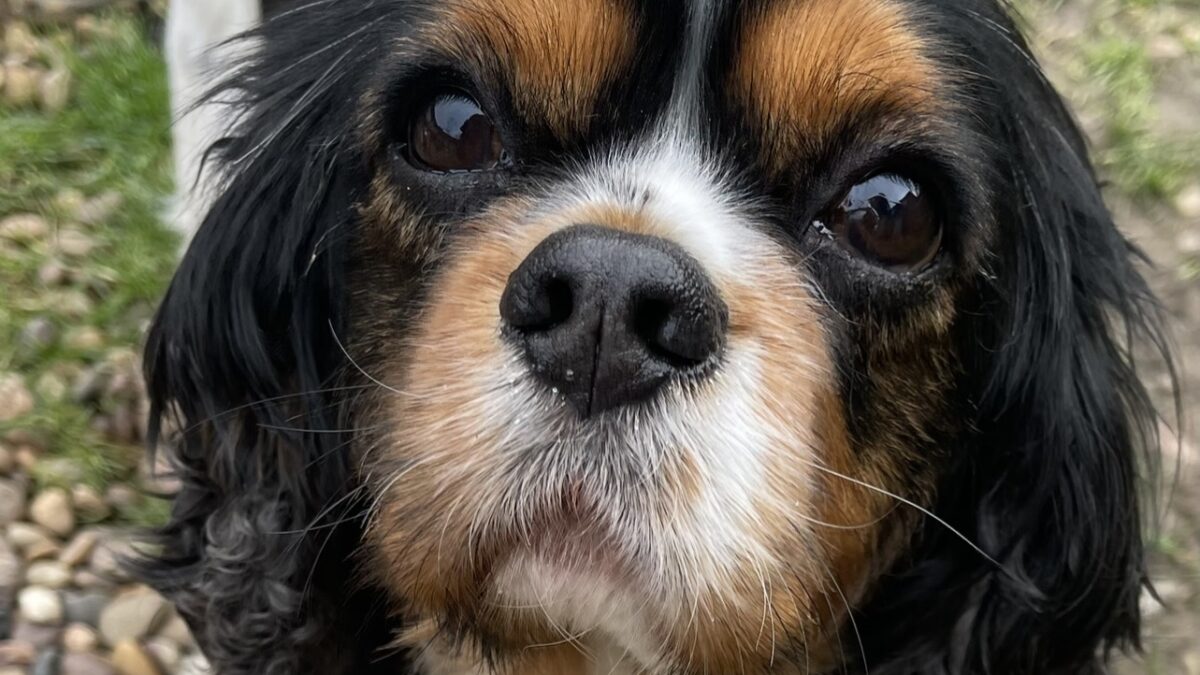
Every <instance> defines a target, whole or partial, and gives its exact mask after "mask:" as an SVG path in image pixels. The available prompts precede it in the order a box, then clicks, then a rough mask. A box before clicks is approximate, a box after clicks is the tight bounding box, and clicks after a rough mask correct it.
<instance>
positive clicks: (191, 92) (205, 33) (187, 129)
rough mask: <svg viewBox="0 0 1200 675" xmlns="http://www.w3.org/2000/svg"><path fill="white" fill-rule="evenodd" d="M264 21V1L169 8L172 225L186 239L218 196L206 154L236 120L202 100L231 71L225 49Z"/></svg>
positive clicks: (212, 1) (184, 3)
mask: <svg viewBox="0 0 1200 675" xmlns="http://www.w3.org/2000/svg"><path fill="white" fill-rule="evenodd" d="M260 18H261V9H260V7H259V0H171V4H170V6H169V8H168V10H167V26H166V57H167V76H168V78H169V83H170V87H171V109H172V111H173V114H174V116H175V123H174V126H173V127H172V133H171V135H172V141H173V143H174V164H175V185H176V187H175V205H174V209H173V212H172V213H171V214H170V215H169V217H168V218H169V222H170V224H171V226H172V227H173V228H175V229H176V230H177V231H178V232H179V233H180V234H181V235H182V236H183V238H184V244H185V245H186V243H187V241H188V240H190V239H191V237H192V236H193V235H194V234H195V233H196V229H197V228H198V227H199V226H200V223H201V221H203V219H204V216H205V214H206V213H207V212H208V209H209V207H210V206H211V205H212V200H213V199H214V197H215V193H216V185H215V181H216V179H217V176H215V175H214V174H213V172H212V171H211V170H209V169H207V167H205V171H204V173H203V175H202V174H201V165H202V162H203V157H204V152H205V151H206V150H207V149H208V147H209V146H210V145H211V144H212V143H213V142H214V141H216V140H217V139H219V138H220V137H221V135H222V134H224V133H225V132H227V131H228V130H229V129H230V128H231V126H232V125H233V122H234V120H235V118H236V110H234V109H232V107H231V106H230V105H227V104H218V103H207V104H204V105H201V106H199V107H198V108H194V109H193V108H192V106H193V105H194V104H195V103H196V101H197V99H198V97H200V96H201V95H202V94H204V93H205V92H206V91H207V90H208V89H209V88H211V87H212V86H213V85H214V84H215V83H216V82H218V81H219V80H220V78H221V77H222V76H223V75H224V74H225V73H226V67H225V64H226V63H227V62H228V59H229V57H230V56H231V54H230V53H229V50H226V49H221V48H219V45H220V44H221V43H222V42H224V41H225V40H228V39H229V38H232V37H234V36H235V35H238V34H239V33H241V32H243V31H245V30H247V29H249V28H252V27H253V26H254V25H255V24H256V23H258V21H259V20H260Z"/></svg>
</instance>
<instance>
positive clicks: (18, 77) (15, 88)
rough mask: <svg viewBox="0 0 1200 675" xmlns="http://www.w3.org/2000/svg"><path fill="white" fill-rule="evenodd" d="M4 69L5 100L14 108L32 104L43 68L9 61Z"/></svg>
mask: <svg viewBox="0 0 1200 675" xmlns="http://www.w3.org/2000/svg"><path fill="white" fill-rule="evenodd" d="M4 70H5V73H4V75H5V77H4V102H5V103H7V104H8V105H10V106H12V107H14V108H25V107H28V106H30V105H32V104H33V102H34V100H35V99H36V97H37V87H38V80H39V79H40V78H41V73H42V70H41V69H40V68H34V67H32V66H27V65H25V64H23V63H9V64H7V66H6V67H5V69H4Z"/></svg>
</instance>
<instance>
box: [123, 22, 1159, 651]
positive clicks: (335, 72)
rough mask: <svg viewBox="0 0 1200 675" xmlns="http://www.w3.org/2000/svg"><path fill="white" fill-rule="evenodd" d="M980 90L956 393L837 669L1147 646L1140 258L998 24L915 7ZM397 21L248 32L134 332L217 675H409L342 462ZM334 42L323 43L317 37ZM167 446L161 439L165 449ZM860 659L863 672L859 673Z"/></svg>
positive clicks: (173, 585)
mask: <svg viewBox="0 0 1200 675" xmlns="http://www.w3.org/2000/svg"><path fill="white" fill-rule="evenodd" d="M914 4H920V5H921V6H922V11H923V12H924V15H925V16H926V17H927V20H928V21H930V22H932V23H933V26H934V27H933V28H930V32H931V34H938V33H939V32H941V33H943V34H951V35H967V36H970V37H971V39H970V40H969V41H966V42H964V43H963V44H962V45H960V48H961V49H962V50H963V51H961V53H955V54H951V55H949V56H948V57H947V58H948V59H951V60H952V61H953V62H954V63H955V65H956V66H957V67H958V68H960V69H961V70H962V71H964V72H969V73H974V74H975V77H974V78H973V79H972V81H971V84H970V86H969V93H970V103H969V104H970V106H971V107H972V110H973V111H974V112H975V114H976V115H977V117H978V119H979V124H980V125H981V127H982V128H983V129H984V130H986V131H987V132H988V135H989V137H990V138H993V139H995V147H994V148H992V149H991V151H992V156H993V157H994V159H995V161H994V163H993V165H992V166H991V169H990V170H991V171H992V175H990V176H987V177H986V180H988V181H989V182H990V183H991V184H992V185H993V186H994V192H995V194H998V195H1002V198H1001V199H1000V200H999V202H998V207H997V209H998V212H997V213H996V214H995V220H996V222H998V223H999V224H1000V229H999V234H998V237H997V241H995V242H994V244H993V246H992V250H991V256H990V258H989V263H988V266H987V269H986V271H984V272H981V273H980V274H979V275H978V276H977V278H976V279H975V284H974V287H973V289H972V291H971V292H970V293H969V294H968V299H967V301H966V303H965V306H963V307H962V308H961V311H960V312H959V316H961V317H962V318H961V319H960V320H959V321H958V323H957V325H956V326H955V334H956V339H957V341H958V343H959V347H960V353H961V354H964V355H967V358H968V361H967V362H966V363H964V364H963V366H964V367H963V368H962V372H963V373H965V374H964V375H963V376H962V377H961V378H960V380H959V381H958V382H957V384H956V392H957V394H958V395H957V396H955V397H952V399H951V400H956V401H959V402H960V403H961V410H959V411H958V414H959V415H960V416H961V417H962V418H963V419H966V420H969V422H970V424H969V427H970V430H969V431H968V432H966V433H964V434H961V435H960V436H959V437H956V438H954V439H951V440H950V441H948V442H949V443H951V445H952V447H953V450H952V452H951V453H950V456H951V457H953V458H954V459H953V462H952V463H951V465H949V466H946V467H944V469H942V474H941V478H940V480H939V490H938V497H937V501H936V504H935V506H934V508H933V511H934V513H935V514H937V515H938V516H939V517H940V518H943V519H945V521H947V522H948V523H950V524H951V525H953V526H954V527H955V528H957V529H958V530H960V531H961V532H962V533H963V534H965V535H966V537H967V538H969V539H971V540H972V541H974V542H976V543H977V544H978V545H979V546H980V547H981V548H982V549H983V550H985V551H986V552H987V553H988V554H989V555H990V556H991V557H992V558H994V559H995V560H996V561H998V562H999V563H1000V566H999V567H996V566H993V565H992V564H991V563H989V562H988V561H987V560H985V559H983V558H981V557H980V556H979V555H978V554H976V553H975V552H974V551H972V550H971V549H970V548H968V547H967V546H966V545H965V544H963V542H962V541H961V540H960V539H958V538H956V537H955V536H953V535H952V534H950V533H949V532H948V531H947V530H946V529H944V528H941V527H935V526H926V527H924V528H923V529H922V530H921V532H920V533H919V535H918V537H917V538H916V540H915V541H914V542H913V544H912V546H911V549H910V550H909V552H908V554H907V555H906V556H905V557H904V558H903V560H902V561H901V563H900V564H899V565H897V566H896V568H895V569H893V570H892V572H891V573H890V574H889V575H888V576H887V577H886V578H885V579H884V580H883V582H882V583H881V586H880V588H879V590H878V592H877V593H876V594H875V595H874V596H873V597H872V599H871V600H870V601H869V602H868V603H867V604H866V605H865V606H863V607H861V608H859V609H858V610H857V611H856V620H857V626H858V629H859V632H860V633H861V637H862V642H863V644H862V649H861V650H860V649H859V646H858V645H857V644H855V643H851V644H848V645H847V649H846V653H847V654H848V655H849V657H848V658H852V659H856V662H854V663H850V664H847V668H848V670H849V671H850V672H863V673H865V672H867V671H868V670H869V672H871V673H875V674H876V675H880V674H882V675H887V674H922V675H951V674H967V673H1013V674H1016V673H1046V674H1063V675H1067V674H1086V673H1093V672H1102V670H1103V662H1104V660H1105V658H1106V655H1107V654H1108V653H1109V652H1110V651H1111V650H1113V649H1123V648H1136V647H1137V645H1138V635H1139V611H1138V596H1139V593H1140V589H1141V587H1142V586H1143V585H1144V583H1145V582H1146V570H1145V560H1144V555H1143V539H1142V527H1143V518H1142V515H1141V509H1140V507H1139V504H1140V498H1139V490H1140V489H1141V488H1142V487H1143V486H1144V485H1145V484H1146V481H1145V479H1144V478H1143V477H1142V476H1141V475H1140V473H1139V466H1144V465H1146V463H1144V462H1140V461H1139V456H1140V455H1139V453H1141V452H1143V451H1145V452H1148V453H1149V452H1153V451H1154V449H1155V448H1156V445H1157V438H1156V435H1155V428H1156V425H1155V421H1156V419H1155V413H1154V411H1153V409H1152V407H1151V405H1150V402H1149V401H1148V399H1147V395H1146V393H1145V391H1144V389H1143V388H1142V386H1141V385H1140V384H1139V382H1138V379H1137V373H1136V371H1135V366H1134V363H1133V360H1132V357H1131V355H1130V346H1129V345H1130V342H1131V340H1133V339H1136V338H1146V337H1148V338H1149V340H1150V341H1151V343H1152V344H1154V345H1156V346H1158V347H1159V349H1160V351H1161V352H1162V353H1163V355H1164V357H1165V356H1166V349H1165V347H1164V340H1163V333H1162V329H1161V327H1160V325H1159V323H1158V320H1157V308H1156V306H1155V304H1154V302H1153V299H1152V297H1151V294H1150V292H1149V290H1148V288H1147V286H1146V284H1145V282H1144V281H1143V279H1142V277H1141V276H1140V275H1139V273H1138V271H1137V270H1136V264H1137V262H1138V260H1139V258H1140V254H1139V253H1138V252H1137V251H1136V249H1134V248H1133V247H1132V246H1131V245H1130V244H1129V243H1128V242H1127V241H1126V240H1125V239H1124V238H1123V237H1122V236H1121V235H1120V233H1119V232H1118V231H1117V229H1116V228H1115V227H1114V225H1113V223H1112V220H1111V217H1110V215H1109V213H1108V212H1107V210H1106V209H1105V207H1104V203H1103V199H1102V197H1101V194H1100V189H1099V187H1098V184H1097V181H1096V179H1095V177H1094V175H1093V173H1092V170H1091V168H1090V164H1089V160H1088V154H1087V150H1086V146H1085V142H1084V140H1083V139H1082V137H1081V135H1080V133H1079V132H1078V130H1077V129H1076V127H1075V125H1074V123H1073V121H1072V119H1071V117H1070V115H1069V113H1068V112H1067V111H1066V109H1065V108H1064V106H1063V104H1062V102H1061V100H1060V99H1059V97H1058V96H1057V94H1056V93H1055V92H1054V91H1053V89H1052V88H1051V86H1050V85H1049V84H1048V83H1047V82H1046V81H1045V79H1044V78H1043V76H1042V75H1041V73H1040V71H1039V69H1038V68H1037V65H1036V63H1035V62H1034V60H1033V58H1032V56H1031V55H1030V52H1029V50H1028V48H1027V47H1026V45H1025V43H1024V41H1023V40H1022V38H1021V37H1020V36H1019V34H1018V32H1017V30H1016V29H1015V27H1014V25H1013V23H1012V22H1011V21H1010V19H1008V18H1007V16H1006V15H1005V13H1004V12H1003V11H1002V8H1000V7H998V6H996V5H995V4H993V3H992V2H990V1H986V0H970V1H967V2H952V1H951V0H937V1H936V2H934V1H928V2H921V3H914ZM419 9H420V8H419V7H418V6H417V3H411V2H374V1H370V0H343V1H342V2H319V1H318V2H312V3H307V4H304V5H302V6H298V7H296V8H295V9H293V10H290V11H285V12H283V13H281V14H280V15H279V16H277V17H276V18H274V19H272V20H271V21H269V22H268V23H267V24H266V25H264V26H263V27H262V29H261V30H260V31H259V32H258V33H257V35H260V36H261V37H262V38H263V39H264V43H263V44H264V47H263V48H262V49H261V50H260V51H259V52H257V53H256V54H254V55H253V56H250V57H249V58H248V60H247V61H246V62H245V63H244V64H243V65H242V66H241V67H240V68H239V69H238V70H237V71H236V72H235V73H233V74H232V75H231V76H230V77H229V79H228V81H227V82H226V83H225V84H224V85H222V91H226V92H234V93H237V94H239V95H241V96H244V97H245V98H244V100H243V101H242V104H243V105H244V109H245V113H244V115H243V117H242V119H241V120H240V122H239V124H238V126H237V129H236V132H235V133H234V134H233V135H232V136H230V137H229V138H226V139H223V140H222V141H221V142H220V143H219V144H218V146H217V147H216V148H215V149H214V152H215V155H216V156H217V158H218V159H219V160H220V161H221V162H222V163H223V164H224V167H225V170H224V173H225V175H227V176H228V178H227V180H226V183H225V184H224V186H223V188H222V190H221V195H220V197H219V199H218V200H217V201H216V203H215V205H214V206H213V208H212V210H211V212H210V213H209V215H208V217H207V218H206V219H205V221H204V223H203V225H202V227H201V228H200V230H199V232H198V233H197V235H196V238H195V241H194V243H193V245H192V246H191V248H190V250H189V251H188V252H187V254H186V256H185V258H184V259H183V262H182V264H181V266H180V269H179V271H178V273H177V275H176V277H175V279H174V281H173V282H172V284H171V287H170V290H169V292H168V294H167V296H166V299H165V300H164V302H163V305H162V307H161V309H160V311H159V314H158V316H157V319H156V321H155V323H154V327H153V330H152V333H151V336H150V341H149V345H148V347H147V358H146V375H147V379H148V381H149V387H150V392H151V396H152V397H153V403H154V409H153V412H152V416H153V420H154V429H155V430H158V429H160V428H161V427H160V424H161V423H162V422H163V421H164V420H165V419H167V418H169V417H174V418H177V419H176V424H177V427H178V428H179V429H181V430H182V431H181V432H180V433H179V434H178V437H177V438H173V439H171V440H172V442H173V443H174V446H173V451H172V454H173V457H174V459H175V461H176V462H177V463H178V468H179V471H180V475H181V477H182V485H183V487H182V490H181V492H180V493H179V495H178V496H177V497H175V499H174V503H173V508H172V515H171V521H170V523H169V524H168V525H167V526H166V527H165V528H163V529H162V531H160V532H159V533H158V535H157V538H156V542H157V544H158V546H159V552H158V553H157V554H156V556H155V557H153V558H151V559H148V560H145V561H143V562H142V564H141V565H140V566H139V573H140V574H141V575H142V577H143V578H144V579H146V580H147V581H148V582H149V583H151V584H152V585H154V586H155V587H157V588H159V589H160V590H162V591H163V592H164V593H165V594H166V595H167V596H168V597H169V598H170V599H171V600H172V601H173V602H175V603H176V605H177V606H178V607H179V609H180V611H181V613H182V614H183V615H184V616H185V617H186V618H187V620H188V621H189V623H190V624H191V625H192V626H193V628H194V629H195V630H196V634H197V637H198V639H199V641H200V643H201V644H202V645H203V647H204V649H205V651H206V653H207V654H208V656H209V657H210V660H211V661H212V663H213V664H214V665H215V667H216V669H217V672H219V673H221V674H222V675H240V674H247V675H249V674H254V675H277V674H283V673H299V672H320V673H330V674H335V675H336V673H370V672H380V673H382V672H387V673H400V672H407V671H408V669H409V666H408V665H407V663H408V661H407V656H406V655H405V654H404V653H392V652H388V651H386V650H385V651H382V652H380V651H379V650H380V649H384V648H385V646H386V645H387V644H388V640H389V639H390V637H391V635H392V633H393V631H394V630H395V629H397V628H399V626H396V625H393V624H392V623H391V622H390V620H389V619H388V618H387V617H388V614H387V613H386V612H385V611H384V609H385V608H383V607H381V606H379V601H378V600H377V595H378V594H376V593H373V592H372V591H371V589H370V588H368V587H365V586H364V585H363V584H361V583H359V582H358V578H357V575H356V574H354V573H353V572H351V571H350V570H352V569H353V564H354V554H355V550H356V547H357V545H358V542H359V537H360V535H361V528H362V522H361V520H360V518H359V516H360V515H361V514H362V512H363V503H362V501H363V500H362V497H361V496H360V495H359V493H358V492H357V490H356V487H357V486H356V485H355V484H354V482H353V480H354V479H353V475H354V472H353V467H352V466H351V465H350V458H349V454H348V453H347V452H346V451H345V448H346V446H347V444H348V443H349V442H350V440H351V437H352V431H340V432H335V433H328V432H329V430H339V429H346V430H350V429H352V428H353V426H354V404H355V393H356V391H357V390H356V389H355V387H354V384H353V380H351V379H349V378H347V377H346V372H347V370H348V369H349V368H350V364H349V363H347V361H346V359H345V357H344V352H343V350H342V349H341V346H340V345H339V344H338V343H337V342H336V340H335V338H334V335H335V334H337V333H338V332H340V331H341V330H342V329H343V328H344V326H345V319H346V317H345V306H346V304H347V302H352V301H353V299H352V298H349V297H347V292H346V290H345V288H344V285H343V281H344V278H345V271H344V268H345V266H346V264H347V262H348V259H349V256H350V255H351V252H352V250H353V241H354V239H353V238H354V233H355V226H356V219H357V217H358V215H357V212H356V210H355V205H356V203H358V201H360V200H361V199H362V198H363V197H364V195H363V194H362V192H361V190H363V189H365V187H364V186H365V185H366V184H367V182H368V173H367V171H368V166H367V159H366V158H365V157H364V156H363V155H362V153H361V149H360V147H359V145H358V143H359V137H358V129H357V128H356V126H355V120H356V119H357V115H358V113H359V111H358V110H357V106H358V104H359V102H360V100H361V99H362V97H363V95H364V89H365V87H366V86H367V81H366V74H367V73H368V72H369V71H370V69H371V63H372V60H373V59H374V58H376V57H377V56H378V54H379V52H380V51H381V50H383V49H385V48H386V45H387V43H388V40H390V39H392V36H394V35H396V34H401V33H403V31H404V30H405V26H406V24H407V17H408V16H409V13H410V12H413V11H417V10H419ZM317 35H319V36H322V40H319V41H317V40H313V39H312V37H313V36H317ZM155 436H156V437H157V436H158V434H157V433H156V434H155ZM859 654H862V656H858V655H859Z"/></svg>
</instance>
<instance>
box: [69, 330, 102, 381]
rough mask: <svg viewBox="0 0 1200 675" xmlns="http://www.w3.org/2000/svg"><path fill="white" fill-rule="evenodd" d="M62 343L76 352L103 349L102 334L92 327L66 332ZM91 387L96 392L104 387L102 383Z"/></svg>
mask: <svg viewBox="0 0 1200 675" xmlns="http://www.w3.org/2000/svg"><path fill="white" fill-rule="evenodd" d="M63 342H64V344H66V345H67V346H68V347H70V348H71V349H74V350H76V351H81V352H94V351H98V350H99V349H101V348H103V347H104V334H103V333H101V332H100V331H99V329H97V328H95V327H93V326H80V327H79V328H76V329H74V330H71V331H70V332H68V333H67V335H66V337H65V338H64V339H63ZM85 372H87V371H85ZM76 386H77V387H78V386H80V385H78V384H77V385H76ZM93 386H98V387H99V389H97V391H100V389H102V388H103V387H104V385H103V383H101V384H98V385H93Z"/></svg>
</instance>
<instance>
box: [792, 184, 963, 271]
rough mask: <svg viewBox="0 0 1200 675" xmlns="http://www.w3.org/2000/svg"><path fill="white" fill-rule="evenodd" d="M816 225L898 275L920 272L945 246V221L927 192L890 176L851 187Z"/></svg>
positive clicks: (841, 242)
mask: <svg viewBox="0 0 1200 675" xmlns="http://www.w3.org/2000/svg"><path fill="white" fill-rule="evenodd" d="M815 224H816V225H817V226H818V227H821V228H823V229H824V230H826V231H827V232H829V233H830V235H832V236H833V237H834V239H836V240H837V241H838V243H840V244H841V245H842V246H843V247H845V248H847V249H849V250H850V251H852V252H854V253H855V254H857V255H859V256H861V257H862V258H864V259H866V260H867V261H869V262H871V263H873V264H876V265H879V266H880V267H883V268H886V269H889V270H892V271H894V272H915V271H920V270H921V269H922V268H923V267H925V266H926V265H928V264H929V263H930V261H932V260H933V258H934V257H935V256H936V255H937V253H938V250H939V248H940V247H941V242H942V226H941V222H940V221H939V220H938V217H937V211H936V209H935V208H934V204H933V200H932V198H931V197H930V195H929V194H928V191H927V190H925V189H923V187H922V186H921V185H920V184H918V183H916V182H915V181H912V180H909V179H908V178H905V177H903V176H898V175H896V174H889V173H884V174H877V175H875V176H873V177H871V178H868V179H866V180H864V181H862V182H861V183H858V184H857V185H855V186H854V187H852V188H850V190H849V191H847V192H846V194H845V195H844V196H843V197H842V198H841V199H840V200H839V201H838V202H836V203H835V204H834V205H833V206H832V207H830V208H828V209H826V210H825V212H824V213H822V214H821V215H820V216H819V217H818V218H817V220H816V222H815Z"/></svg>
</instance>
